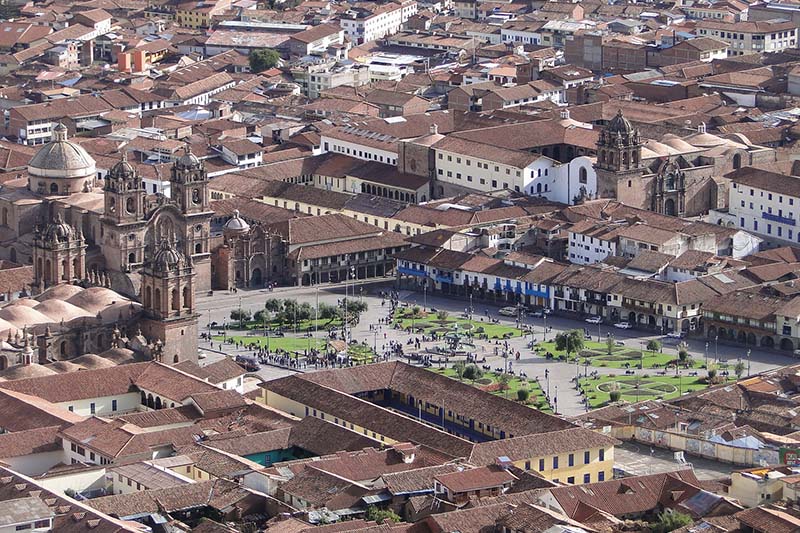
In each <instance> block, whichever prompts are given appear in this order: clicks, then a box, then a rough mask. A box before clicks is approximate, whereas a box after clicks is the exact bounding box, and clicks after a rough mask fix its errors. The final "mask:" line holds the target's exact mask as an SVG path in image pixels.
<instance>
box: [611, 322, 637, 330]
mask: <svg viewBox="0 0 800 533" xmlns="http://www.w3.org/2000/svg"><path fill="white" fill-rule="evenodd" d="M614 327H615V328H619V329H631V328H632V327H633V326H631V323H630V322H617V323H616V324H614Z"/></svg>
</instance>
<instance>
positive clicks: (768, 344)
mask: <svg viewBox="0 0 800 533" xmlns="http://www.w3.org/2000/svg"><path fill="white" fill-rule="evenodd" d="M761 346H763V347H764V348H774V347H775V341H774V340H772V337H770V336H768V335H765V336H763V337H761Z"/></svg>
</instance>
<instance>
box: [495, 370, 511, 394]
mask: <svg viewBox="0 0 800 533" xmlns="http://www.w3.org/2000/svg"><path fill="white" fill-rule="evenodd" d="M509 381H511V380H510V379H509V377H508V374H506V373H503V374H500V376H498V378H497V384H498V385H499V386H500V390H501V391H508V383H509ZM506 396H508V395H506Z"/></svg>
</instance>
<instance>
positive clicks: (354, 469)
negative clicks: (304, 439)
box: [313, 445, 451, 482]
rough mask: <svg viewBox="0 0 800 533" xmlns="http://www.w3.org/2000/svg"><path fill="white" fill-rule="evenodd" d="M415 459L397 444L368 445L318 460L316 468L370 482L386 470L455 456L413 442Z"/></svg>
mask: <svg viewBox="0 0 800 533" xmlns="http://www.w3.org/2000/svg"><path fill="white" fill-rule="evenodd" d="M409 452H410V453H411V454H413V456H414V458H413V461H409V462H406V460H404V458H406V457H408V455H409V454H408V453H406V455H405V456H404V455H403V454H401V453H399V452H398V451H396V450H395V449H393V448H387V449H385V450H376V449H375V448H364V449H363V450H358V451H354V452H338V453H337V454H336V457H334V458H330V459H323V460H321V461H314V462H313V466H314V468H318V469H320V470H323V471H325V472H328V473H329V474H333V475H335V476H338V477H341V478H343V479H348V480H350V481H355V482H369V481H372V480H374V479H377V478H379V477H381V476H382V475H384V474H391V473H395V472H403V471H407V470H416V469H419V468H424V467H428V466H438V465H441V464H442V463H444V462H447V461H449V460H450V459H451V457H449V456H447V455H442V454H440V453H438V452H436V451H434V450H431V449H430V448H426V447H424V446H416V445H412V446H411V450H409Z"/></svg>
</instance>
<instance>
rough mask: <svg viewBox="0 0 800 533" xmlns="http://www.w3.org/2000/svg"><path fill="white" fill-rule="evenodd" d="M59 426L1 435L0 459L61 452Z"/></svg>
mask: <svg viewBox="0 0 800 533" xmlns="http://www.w3.org/2000/svg"><path fill="white" fill-rule="evenodd" d="M59 429H60V427H59V426H50V427H42V428H37V429H28V430H25V431H14V432H11V433H2V434H0V459H10V458H12V457H21V456H24V455H31V454H37V453H47V452H55V451H59V450H61V449H62V448H61V444H60V443H59V439H58V431H59Z"/></svg>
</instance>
